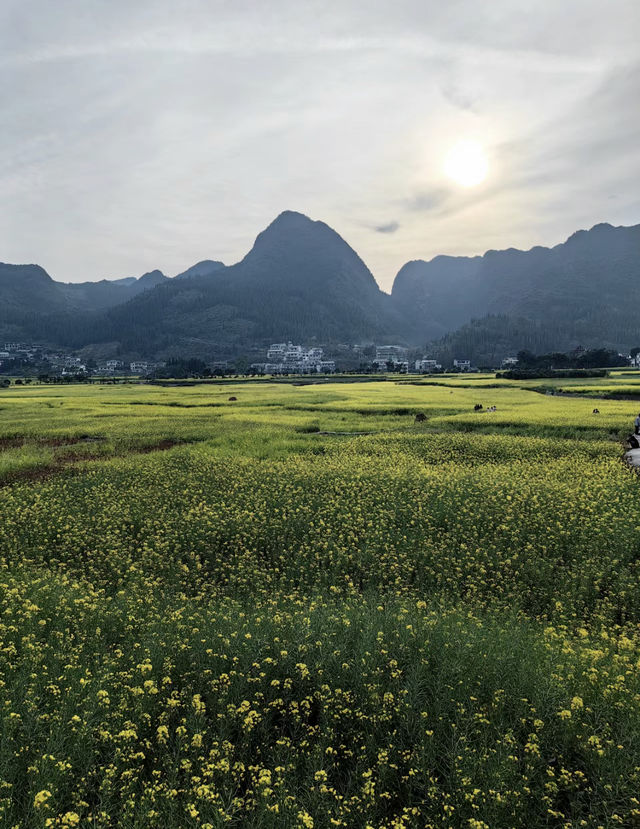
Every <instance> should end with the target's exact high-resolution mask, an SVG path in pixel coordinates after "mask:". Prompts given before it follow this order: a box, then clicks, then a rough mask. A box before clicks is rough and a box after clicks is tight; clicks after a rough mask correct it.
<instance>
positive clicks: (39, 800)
mask: <svg viewBox="0 0 640 829" xmlns="http://www.w3.org/2000/svg"><path fill="white" fill-rule="evenodd" d="M50 797H51V792H50V791H49V790H48V789H42V791H40V792H38V794H37V795H36V796H35V797H34V798H33V805H34V807H35V808H36V809H40V808H41V807H43V806H46V804H47V800H49V798H50Z"/></svg>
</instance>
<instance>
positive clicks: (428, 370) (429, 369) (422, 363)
mask: <svg viewBox="0 0 640 829" xmlns="http://www.w3.org/2000/svg"><path fill="white" fill-rule="evenodd" d="M415 369H416V371H419V372H420V373H421V374H433V372H434V371H441V370H442V366H441V364H440V363H439V362H438V361H437V360H427V358H426V357H423V358H422V359H421V360H416V365H415Z"/></svg>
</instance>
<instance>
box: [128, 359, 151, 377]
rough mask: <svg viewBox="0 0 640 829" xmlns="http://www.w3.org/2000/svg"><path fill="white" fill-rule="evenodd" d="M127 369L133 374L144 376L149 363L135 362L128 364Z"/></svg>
mask: <svg viewBox="0 0 640 829" xmlns="http://www.w3.org/2000/svg"><path fill="white" fill-rule="evenodd" d="M129 368H130V369H131V371H132V372H133V373H134V374H146V372H147V371H148V370H149V363H145V362H143V361H142V360H135V361H134V362H133V363H129Z"/></svg>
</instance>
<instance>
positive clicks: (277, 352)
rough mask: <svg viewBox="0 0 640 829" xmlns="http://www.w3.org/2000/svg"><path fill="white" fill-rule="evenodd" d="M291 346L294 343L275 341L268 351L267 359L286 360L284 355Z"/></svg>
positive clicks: (274, 360)
mask: <svg viewBox="0 0 640 829" xmlns="http://www.w3.org/2000/svg"><path fill="white" fill-rule="evenodd" d="M291 346H292V343H273V345H270V346H269V350H268V351H267V360H272V361H273V362H280V361H281V360H284V355H285V354H286V353H287V350H288V349H289V348H290V347H291Z"/></svg>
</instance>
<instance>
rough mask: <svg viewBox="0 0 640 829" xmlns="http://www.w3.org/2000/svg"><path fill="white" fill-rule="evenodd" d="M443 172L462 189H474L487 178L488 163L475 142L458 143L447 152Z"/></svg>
mask: <svg viewBox="0 0 640 829" xmlns="http://www.w3.org/2000/svg"><path fill="white" fill-rule="evenodd" d="M444 171H445V173H446V175H447V176H449V178H451V179H453V180H454V181H456V182H457V183H458V184H461V185H462V186H463V187H474V186H475V185H476V184H480V182H481V181H484V180H485V178H486V177H487V173H488V172H489V162H488V161H487V156H486V155H485V153H484V150H483V149H482V147H481V146H480V144H478V142H477V141H460V142H458V143H457V144H456V145H455V146H453V147H452V148H451V149H450V150H449V153H448V154H447V157H446V158H445V161H444Z"/></svg>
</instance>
